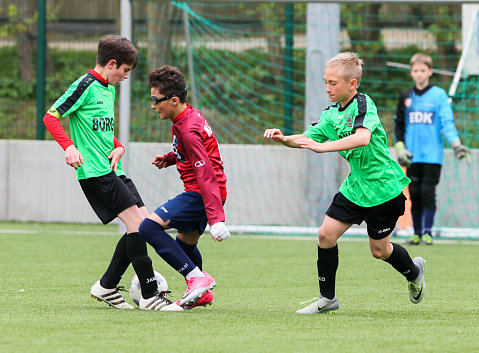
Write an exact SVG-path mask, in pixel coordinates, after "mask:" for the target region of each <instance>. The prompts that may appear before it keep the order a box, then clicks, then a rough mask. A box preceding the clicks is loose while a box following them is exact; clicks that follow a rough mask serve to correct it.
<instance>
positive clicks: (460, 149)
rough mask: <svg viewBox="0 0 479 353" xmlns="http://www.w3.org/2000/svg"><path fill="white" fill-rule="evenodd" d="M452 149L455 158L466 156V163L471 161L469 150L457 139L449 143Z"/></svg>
mask: <svg viewBox="0 0 479 353" xmlns="http://www.w3.org/2000/svg"><path fill="white" fill-rule="evenodd" d="M451 147H452V150H453V151H454V154H455V155H456V158H457V159H463V158H466V161H467V163H471V151H470V150H469V148H467V147H466V146H464V145H463V144H462V143H461V142H459V141H454V142H453V143H451Z"/></svg>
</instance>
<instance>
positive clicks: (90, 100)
mask: <svg viewBox="0 0 479 353" xmlns="http://www.w3.org/2000/svg"><path fill="white" fill-rule="evenodd" d="M137 61H138V51H137V50H136V48H135V47H134V46H133V44H132V43H131V42H130V41H129V40H128V39H127V38H125V37H123V36H117V35H106V36H103V37H102V38H101V39H100V41H99V43H98V53H97V60H96V65H95V68H94V69H90V70H88V73H86V74H85V75H83V76H82V77H80V78H79V79H77V80H76V81H75V82H73V83H72V84H71V86H70V87H69V88H68V90H67V91H66V92H65V93H64V94H63V95H62V96H61V97H60V98H59V99H58V100H57V101H56V102H55V103H54V104H53V106H52V107H51V108H50V110H49V111H48V112H47V113H46V114H45V117H44V118H43V121H44V123H45V125H46V127H47V128H48V130H49V131H50V133H51V134H52V136H53V137H54V138H55V140H56V141H57V142H58V143H59V144H60V146H61V147H62V148H63V149H64V150H65V161H66V163H67V164H68V165H69V166H71V167H73V168H75V169H76V172H77V178H78V181H79V182H80V186H81V188H82V190H83V192H84V194H85V196H86V198H87V199H88V202H89V203H90V205H91V207H92V208H93V210H94V211H95V213H96V214H97V216H98V217H99V218H100V220H101V221H102V222H103V223H104V224H107V223H109V222H111V221H112V220H114V219H115V218H116V217H118V218H120V220H121V221H122V222H123V223H124V224H125V225H126V234H125V235H123V237H121V239H120V240H119V242H118V244H117V246H116V249H115V252H114V254H113V258H112V259H111V262H110V265H109V267H108V269H107V270H106V272H105V274H104V275H103V276H102V278H101V279H100V280H98V281H97V282H96V283H95V284H94V285H93V286H92V288H91V291H90V293H91V295H92V296H93V297H94V298H96V299H98V300H101V301H104V302H106V303H108V304H109V305H111V306H113V307H115V308H118V309H133V306H131V305H130V304H128V303H126V302H125V300H124V299H123V297H122V296H121V294H120V293H119V292H118V287H117V286H118V283H119V281H120V279H121V277H122V276H123V274H124V273H125V271H126V269H127V268H128V266H129V264H130V263H131V264H132V265H133V268H134V269H135V272H136V273H137V275H138V278H139V281H140V286H141V291H142V298H141V299H140V301H139V306H140V308H141V309H148V310H175V311H180V310H183V309H182V308H181V307H179V306H178V305H176V304H174V303H172V302H171V301H170V300H168V299H167V298H166V297H165V294H166V293H159V292H158V287H157V282H156V281H155V275H154V272H153V266H152V262H151V259H150V257H149V256H148V253H147V248H146V243H145V241H144V240H143V239H142V238H141V237H140V235H139V233H138V226H139V225H140V223H141V222H142V221H143V219H144V218H145V217H146V216H148V211H147V210H146V207H145V205H144V203H143V201H142V199H141V197H140V195H139V193H138V191H137V189H136V187H135V185H134V183H133V181H132V180H131V179H129V178H127V177H126V175H125V172H124V171H123V169H122V168H121V162H120V159H121V157H122V156H123V154H124V153H125V149H124V147H123V146H122V144H121V143H120V142H119V141H118V140H117V139H116V137H115V136H114V127H115V115H114V106H115V85H117V84H119V83H120V81H123V80H125V79H127V78H128V76H129V73H130V71H131V70H132V69H133V68H134V67H135V66H136V63H137ZM63 117H68V118H69V121H70V130H71V139H70V138H69V137H68V135H67V134H66V133H65V130H64V129H63V127H62V125H61V123H60V119H61V118H63Z"/></svg>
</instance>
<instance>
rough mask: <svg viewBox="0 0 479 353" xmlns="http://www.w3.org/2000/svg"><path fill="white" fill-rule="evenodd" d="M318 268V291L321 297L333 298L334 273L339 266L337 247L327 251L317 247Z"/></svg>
mask: <svg viewBox="0 0 479 353" xmlns="http://www.w3.org/2000/svg"><path fill="white" fill-rule="evenodd" d="M316 265H317V268H318V280H319V291H320V293H321V295H322V296H323V297H325V298H328V299H333V298H334V296H335V287H336V271H337V270H338V265H339V255H338V245H337V244H336V245H335V246H334V247H332V248H329V249H323V248H320V247H319V246H318V261H317V262H316Z"/></svg>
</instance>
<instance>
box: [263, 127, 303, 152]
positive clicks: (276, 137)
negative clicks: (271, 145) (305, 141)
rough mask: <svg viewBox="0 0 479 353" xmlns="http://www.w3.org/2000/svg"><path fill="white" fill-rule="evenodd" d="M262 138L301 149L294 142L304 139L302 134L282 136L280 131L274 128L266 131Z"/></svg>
mask: <svg viewBox="0 0 479 353" xmlns="http://www.w3.org/2000/svg"><path fill="white" fill-rule="evenodd" d="M263 136H264V138H267V139H268V138H270V139H272V140H273V141H275V142H280V143H282V144H283V145H285V146H287V147H291V148H301V146H300V145H298V144H297V143H296V140H299V139H301V138H305V137H306V136H304V135H303V134H299V135H289V136H284V135H283V133H282V132H281V130H280V129H276V128H273V129H266V130H265V132H264V135H263Z"/></svg>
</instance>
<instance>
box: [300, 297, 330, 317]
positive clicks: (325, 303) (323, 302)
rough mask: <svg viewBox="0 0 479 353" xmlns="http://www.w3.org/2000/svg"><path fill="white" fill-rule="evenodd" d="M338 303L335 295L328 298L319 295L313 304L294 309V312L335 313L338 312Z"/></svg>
mask: <svg viewBox="0 0 479 353" xmlns="http://www.w3.org/2000/svg"><path fill="white" fill-rule="evenodd" d="M338 309H339V303H338V300H337V299H336V297H334V298H333V299H328V298H325V297H323V296H320V297H319V298H318V300H316V301H315V302H314V303H313V304H310V305H308V306H307V307H305V308H303V309H301V310H298V311H296V314H320V313H325V314H335V313H337V312H338Z"/></svg>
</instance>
